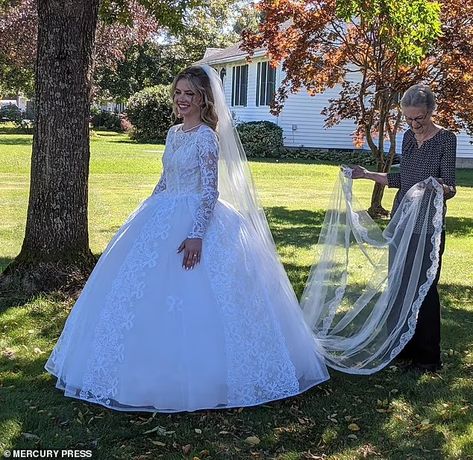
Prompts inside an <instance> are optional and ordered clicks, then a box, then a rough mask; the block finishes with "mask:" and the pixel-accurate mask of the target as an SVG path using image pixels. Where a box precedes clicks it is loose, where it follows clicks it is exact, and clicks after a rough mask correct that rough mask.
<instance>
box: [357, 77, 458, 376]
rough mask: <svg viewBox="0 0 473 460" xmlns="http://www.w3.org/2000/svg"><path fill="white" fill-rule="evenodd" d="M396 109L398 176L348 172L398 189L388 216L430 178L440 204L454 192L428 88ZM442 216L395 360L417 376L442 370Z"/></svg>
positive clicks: (449, 151)
mask: <svg viewBox="0 0 473 460" xmlns="http://www.w3.org/2000/svg"><path fill="white" fill-rule="evenodd" d="M401 109H402V112H403V115H404V119H405V121H406V122H407V124H408V125H409V129H408V130H407V131H406V132H405V133H404V138H403V140H402V159H401V164H400V171H399V173H378V172H371V171H368V170H366V169H365V168H363V167H361V166H356V167H355V169H354V171H353V178H354V179H361V178H363V179H371V180H373V181H375V182H378V183H379V184H383V185H387V186H388V187H392V188H398V189H399V190H398V192H397V194H396V197H395V199H394V205H393V209H392V214H394V212H395V211H396V209H397V207H398V206H399V203H400V202H401V200H402V198H403V197H404V195H405V194H406V192H407V191H408V190H409V189H410V188H411V187H412V186H413V185H414V184H416V183H418V182H420V181H423V180H424V179H427V178H428V177H430V176H432V177H435V178H437V180H438V181H439V182H440V183H441V184H442V185H443V188H444V197H445V199H446V200H448V199H449V198H452V197H453V196H454V195H455V193H456V189H455V156H456V136H455V134H453V133H452V132H451V131H448V130H447V129H445V128H442V127H441V126H438V125H436V124H435V123H434V122H433V121H432V114H433V112H434V110H435V109H436V102H435V96H434V94H433V93H432V91H431V89H430V88H429V87H428V86H426V85H422V84H418V85H414V86H411V87H410V88H409V89H408V90H407V91H406V92H405V93H404V95H403V97H402V100H401ZM445 213H446V206H445V207H444V215H443V218H444V227H443V231H442V237H441V244H440V254H439V257H440V260H439V266H438V271H437V275H436V277H435V279H434V281H433V282H432V285H431V287H430V290H429V291H428V293H427V295H426V296H425V299H424V301H423V303H422V305H421V307H420V310H419V316H418V319H417V326H416V330H415V334H414V336H413V337H412V339H411V341H410V342H409V343H408V344H407V345H406V347H405V348H404V350H403V352H402V355H401V357H402V358H405V359H409V360H412V364H413V365H414V367H416V368H418V369H420V370H423V371H437V370H439V369H440V368H441V367H442V361H441V357H440V299H439V294H438V291H437V284H438V280H439V277H440V267H441V258H442V254H443V251H444V247H445ZM419 233H420V232H419ZM408 257H409V255H408ZM411 262H412V261H406V266H410V265H411ZM407 275H408V274H407Z"/></svg>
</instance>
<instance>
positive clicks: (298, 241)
mask: <svg viewBox="0 0 473 460" xmlns="http://www.w3.org/2000/svg"><path fill="white" fill-rule="evenodd" d="M265 212H266V216H267V218H268V221H269V225H270V227H271V232H272V234H273V237H274V241H275V242H276V244H277V245H278V246H283V247H284V246H288V245H289V246H297V247H300V248H308V247H310V246H311V245H313V244H315V243H316V242H317V240H318V238H319V234H320V229H321V227H322V224H323V221H324V217H325V211H324V210H317V211H308V210H305V209H296V210H291V209H287V208H285V207H283V206H274V207H268V208H265Z"/></svg>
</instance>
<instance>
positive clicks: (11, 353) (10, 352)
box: [2, 348, 16, 360]
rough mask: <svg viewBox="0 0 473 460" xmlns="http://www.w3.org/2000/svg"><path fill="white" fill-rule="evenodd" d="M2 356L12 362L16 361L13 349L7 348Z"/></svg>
mask: <svg viewBox="0 0 473 460" xmlns="http://www.w3.org/2000/svg"><path fill="white" fill-rule="evenodd" d="M2 356H3V357H4V358H7V359H10V360H14V359H16V353H15V351H14V350H13V349H12V348H5V350H3V351H2Z"/></svg>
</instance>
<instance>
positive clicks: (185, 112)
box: [174, 78, 202, 118]
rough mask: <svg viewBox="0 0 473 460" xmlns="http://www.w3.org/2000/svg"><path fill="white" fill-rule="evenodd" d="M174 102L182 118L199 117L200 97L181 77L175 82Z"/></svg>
mask: <svg viewBox="0 0 473 460" xmlns="http://www.w3.org/2000/svg"><path fill="white" fill-rule="evenodd" d="M174 103H175V104H176V106H177V109H178V112H179V114H180V115H181V117H182V118H196V117H200V106H201V104H202V101H201V98H200V97H199V95H198V94H196V93H195V91H194V90H193V89H192V87H191V85H190V84H189V82H188V81H187V80H186V79H185V78H181V79H180V80H179V81H178V82H177V84H176V89H175V91H174Z"/></svg>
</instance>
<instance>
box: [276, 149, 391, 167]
mask: <svg viewBox="0 0 473 460" xmlns="http://www.w3.org/2000/svg"><path fill="white" fill-rule="evenodd" d="M281 156H282V157H283V158H293V159H297V160H315V161H321V162H328V163H333V164H347V165H355V164H357V165H361V166H375V165H376V160H375V159H374V157H373V155H372V154H371V152H369V151H366V150H335V149H308V148H291V149H289V148H285V149H284V150H283V151H282V154H281ZM399 161H400V156H399V155H398V154H396V155H395V156H394V161H393V164H399Z"/></svg>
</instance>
